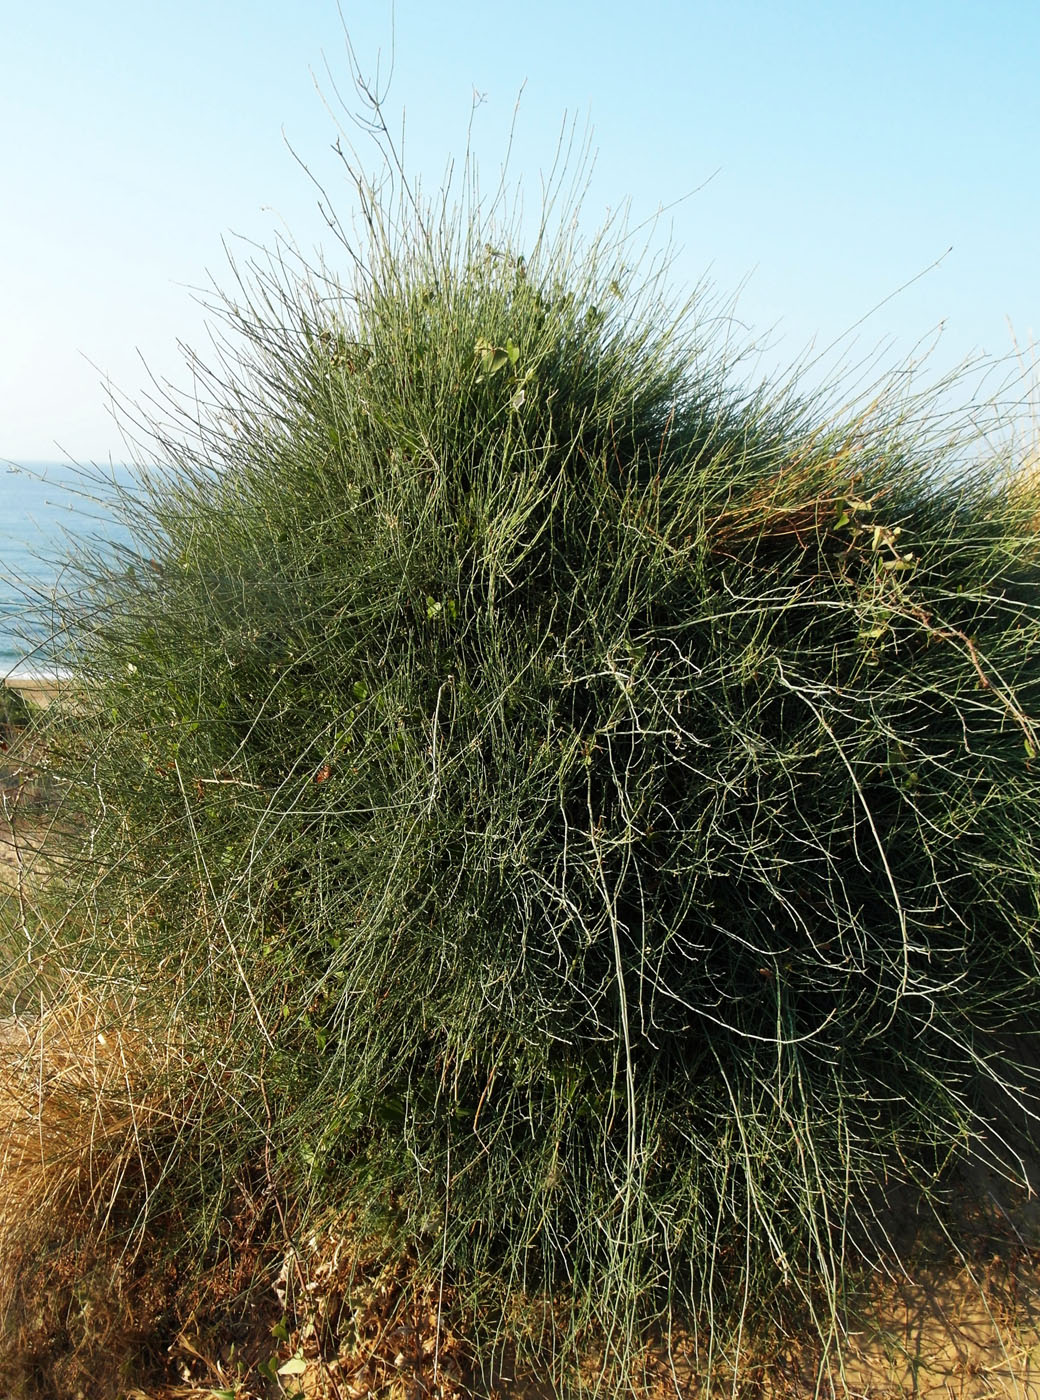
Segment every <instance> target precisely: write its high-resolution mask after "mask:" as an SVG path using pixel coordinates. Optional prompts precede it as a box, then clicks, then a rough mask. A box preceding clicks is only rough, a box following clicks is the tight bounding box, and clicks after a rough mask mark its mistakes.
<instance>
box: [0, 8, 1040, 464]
mask: <svg viewBox="0 0 1040 1400" xmlns="http://www.w3.org/2000/svg"><path fill="white" fill-rule="evenodd" d="M394 14H395V23H394V30H395V33H396V68H395V73H394V80H393V85H392V87H391V90H390V95H389V99H388V103H387V108H388V111H389V113H390V114H391V116H392V117H399V116H400V113H401V110H402V109H404V111H405V113H406V123H407V131H408V144H409V153H410V160H411V162H412V164H413V167H414V168H415V169H416V170H417V171H419V172H421V173H423V175H424V176H425V179H426V182H427V184H429V182H430V181H431V180H433V181H436V179H437V176H438V175H439V172H440V171H441V170H442V168H443V167H444V164H445V162H446V161H447V160H448V158H449V157H450V156H451V155H452V154H455V155H458V154H460V153H461V151H462V149H463V147H464V144H465V135H466V126H467V121H468V118H469V114H470V107H471V102H472V93H473V91H474V89H477V90H478V91H479V92H481V93H482V94H484V95H485V101H484V103H483V104H482V106H481V107H480V109H479V111H478V114H477V118H476V142H477V148H478V150H479V151H480V152H482V153H483V164H484V169H485V171H487V169H488V167H489V166H490V167H492V168H493V167H494V165H495V163H496V161H497V159H498V158H499V157H500V155H501V154H502V150H503V147H504V138H505V133H506V131H507V130H508V125H509V120H510V116H511V113H512V110H513V107H514V104H515V100H516V97H517V94H518V92H519V90H520V87H521V85H522V84H524V83H526V88H525V91H524V95H523V98H522V102H521V108H520V125H519V133H520V134H519V140H518V143H517V146H516V149H515V153H514V162H513V170H514V173H515V174H516V175H518V176H521V177H522V178H523V179H524V181H525V183H526V185H527V187H528V188H529V190H530V192H531V195H532V196H535V195H536V194H537V188H538V174H539V171H540V170H542V169H544V168H545V167H546V166H547V165H548V163H549V162H550V161H551V158H552V155H553V151H554V148H555V143H556V138H557V135H558V133H559V130H560V124H561V120H562V118H563V115H564V113H565V112H567V113H570V114H575V115H577V116H578V117H579V119H580V120H581V121H582V122H584V121H585V119H586V118H587V119H588V120H589V122H590V123H591V125H592V128H593V144H594V146H595V148H596V150H597V151H598V158H597V165H596V173H595V178H594V182H593V186H592V191H591V196H590V199H589V202H588V208H587V215H588V217H589V218H590V219H593V218H595V217H598V216H599V215H600V214H601V213H603V212H604V211H605V210H606V209H607V208H608V207H609V206H617V205H619V204H620V203H622V202H623V201H625V200H626V199H628V198H631V200H632V205H633V209H634V211H635V213H636V214H637V215H642V214H647V215H649V214H652V213H653V211H654V210H655V209H656V208H657V207H658V206H659V205H662V204H665V205H667V204H670V203H671V202H672V201H674V200H676V199H678V198H679V197H681V196H682V195H684V194H686V193H687V192H688V191H690V190H692V189H695V188H696V187H698V186H701V185H702V184H703V183H704V181H705V180H707V179H708V177H709V176H714V178H713V179H711V181H710V183H708V184H707V186H706V187H705V188H704V189H702V190H701V191H700V192H699V193H698V194H696V195H695V196H694V197H692V198H691V199H689V200H687V201H686V202H685V203H683V204H681V205H680V206H679V207H678V208H677V209H675V210H674V211H673V212H672V214H671V215H670V216H669V220H670V225H671V229H672V233H673V236H674V238H675V240H676V242H677V243H678V245H679V246H680V247H681V249H682V251H681V255H680V257H679V258H678V261H677V263H676V265H675V278H676V282H677V285H678V287H679V289H680V290H681V289H682V287H684V286H685V287H687V288H688V287H689V286H692V285H693V284H694V283H696V282H697V281H698V280H699V279H700V278H701V277H702V276H704V274H706V273H707V274H708V275H709V276H710V277H711V278H712V280H713V281H714V282H715V283H716V284H717V285H718V286H719V288H720V289H721V290H722V291H724V292H727V293H729V292H733V291H735V290H736V289H737V287H738V285H739V284H741V283H744V286H743V290H742V291H741V294H740V297H739V301H738V306H737V309H738V313H739V315H740V318H741V320H742V321H743V322H744V323H746V324H747V326H748V327H749V328H750V329H752V330H753V331H755V332H758V333H764V332H767V331H769V330H770V329H772V331H773V333H772V336H771V340H772V342H773V347H774V348H773V350H772V351H771V352H770V355H769V356H767V357H766V360H767V363H770V364H777V365H778V364H781V363H786V362H788V361H792V360H794V359H795V358H796V357H797V356H798V355H799V353H800V352H802V351H803V350H804V349H805V347H806V346H807V345H808V344H809V342H810V341H812V340H814V339H815V341H816V343H817V344H818V345H820V346H822V345H825V344H827V343H829V342H830V341H832V340H833V339H834V338H835V337H837V336H839V335H841V333H842V332H844V331H846V330H847V329H848V328H849V327H851V326H852V325H853V324H854V323H856V322H858V321H859V320H860V318H861V317H863V316H864V315H865V313H867V312H869V311H870V310H871V308H873V307H875V306H876V305H877V304H878V303H879V302H881V301H882V300H883V299H884V298H885V297H887V296H888V295H889V294H890V293H892V292H895V291H896V290H897V288H899V287H900V286H901V285H902V284H903V283H905V282H907V281H908V280H909V279H912V278H913V277H914V276H915V275H916V274H918V273H921V272H923V271H924V270H925V269H926V268H928V267H929V266H930V265H931V264H932V263H934V262H935V261H936V259H938V258H940V257H942V255H943V254H944V253H945V252H946V250H947V248H951V247H952V251H951V252H950V253H949V254H948V255H947V256H946V257H945V258H944V259H943V261H942V262H941V264H940V266H939V267H938V268H936V269H935V270H934V271H931V272H929V273H927V275H925V276H924V277H922V278H921V279H920V280H918V281H917V282H915V283H914V284H913V286H912V287H910V288H909V289H908V290H907V291H904V292H903V293H901V294H900V295H899V296H897V297H895V298H894V299H893V300H891V301H889V302H888V303H887V304H886V305H885V306H883V307H882V308H881V309H880V310H878V311H876V312H875V313H874V315H873V316H871V317H870V319H869V320H868V321H867V322H866V323H865V324H864V325H863V326H861V327H860V329H859V330H858V332H857V336H858V338H859V339H858V344H859V346H860V347H861V348H862V349H864V350H866V349H868V348H869V347H871V346H874V345H876V344H877V343H879V342H884V343H886V345H888V347H889V348H888V350H887V351H886V353H887V355H888V358H889V359H893V358H899V357H901V356H904V355H907V354H909V353H910V351H911V349H912V348H913V346H914V345H915V344H916V343H917V342H919V341H920V340H921V339H922V338H925V339H927V338H928V337H929V336H930V335H931V333H932V332H933V331H934V330H935V329H936V328H937V327H938V326H939V325H940V324H941V323H942V324H944V325H945V330H944V334H943V337H942V339H941V342H940V347H939V350H938V352H937V353H936V358H935V361H934V363H935V365H936V367H937V368H942V367H945V366H947V365H950V364H952V363H954V362H956V361H959V360H961V359H962V358H964V357H965V356H967V355H969V354H971V353H972V352H973V351H977V350H985V351H988V352H989V353H991V354H997V355H1005V354H1007V353H1008V352H1009V351H1010V349H1011V339H1010V334H1009V331H1008V328H1007V321H1008V318H1010V320H1011V321H1012V323H1013V325H1014V327H1015V330H1016V332H1017V334H1018V336H1019V338H1020V339H1021V340H1024V341H1026V340H1028V339H1029V338H1030V336H1031V335H1032V334H1033V333H1034V332H1036V333H1040V181H1038V179H1037V153H1036V149H1037V138H1038V134H1040V82H1038V78H1037V74H1038V71H1040V4H1038V3H1037V0H987V3H986V4H980V3H978V0H970V3H969V0H941V3H940V0H870V2H869V3H865V2H864V3H860V0H826V3H824V0H786V3H780V2H779V0H640V3H636V4H633V3H626V4H621V3H616V0H600V3H597V4H592V3H587V0H553V3H548V0H527V3H525V4H522V5H506V4H503V3H493V0H445V3H442V4H440V5H431V4H430V3H429V0H398V3H397V4H396V7H395V9H394ZM343 16H344V19H345V22H346V24H347V27H348V29H349V31H350V33H351V36H352V38H353V41H354V44H355V47H356V49H357V52H358V56H359V58H360V60H361V63H362V65H363V66H364V67H366V68H369V69H371V68H373V67H374V64H375V60H376V56H377V53H378V51H379V50H380V49H382V50H383V52H384V58H385V57H386V55H387V54H388V53H389V49H390V44H391V33H392V28H391V5H390V4H389V3H388V0H364V3H355V0H344V3H343ZM0 17H2V20H0V130H2V132H3V140H2V144H0V201H2V206H0V207H2V218H0V457H7V458H12V459H16V460H27V459H46V458H55V457H59V456H61V455H62V454H63V453H67V454H69V455H71V456H72V457H75V458H77V459H81V460H82V459H87V458H94V459H106V458H108V457H110V456H111V457H113V458H115V459H121V458H123V457H124V456H125V455H126V454H125V451H124V448H123V446H122V443H121V439H120V435H119V432H118V430H117V428H116V426H115V425H114V423H113V422H112V420H111V418H110V416H109V413H108V410H107V407H106V396H105V390H104V387H103V384H102V380H103V378H105V377H107V378H108V379H109V380H110V381H111V382H112V383H113V384H114V385H115V386H117V387H118V388H119V389H120V390H121V391H122V392H123V393H125V394H126V395H128V396H129V397H130V398H131V399H135V398H139V397H140V396H141V395H142V394H143V393H144V392H145V389H146V386H147V375H146V372H145V369H144V367H143V363H142V361H143V362H144V363H146V364H147V365H148V366H149V368H150V370H151V371H152V373H154V374H155V375H156V376H157V377H159V378H160V379H161V378H169V379H172V380H173V381H174V382H175V383H177V384H180V385H182V386H183V385H185V384H186V383H187V382H188V380H187V374H186V372H185V371H184V369H183V368H182V367H181V362H180V360H179V356H178V352H177V349H176V342H177V341H178V340H182V341H185V342H187V343H188V344H189V345H192V346H195V347H201V348H204V347H205V344H206V339H205V326H204V321H203V315H202V312H201V311H200V309H199V308H198V307H197V305H196V304H195V303H194V302H193V300H192V294H191V292H190V290H189V289H190V288H191V287H193V286H195V287H197V286H200V285H205V284H206V283H207V281H208V280H209V279H210V277H213V278H215V279H216V280H217V281H218V282H219V283H223V284H227V283H228V282H229V276H228V273H227V269H226V263H225V254H224V250H223V246H222V240H225V239H228V238H229V237H230V236H232V235H236V234H237V235H242V236H244V237H246V238H250V239H254V240H259V241H261V242H266V243H269V242H270V241H271V240H272V238H273V236H274V234H275V233H276V232H277V231H278V230H279V229H280V228H283V227H284V226H286V225H287V226H288V228H289V229H290V230H291V231H292V233H293V235H294V236H295V238H296V240H297V242H298V243H299V244H301V245H302V246H304V247H306V248H311V247H313V246H314V245H315V244H317V243H318V242H320V241H322V224H321V220H320V216H319V215H318V213H317V209H316V205H315V196H314V193H313V190H312V188H311V187H310V185H309V184H308V182H307V180H306V179H305V177H304V176H303V175H302V173H301V172H300V170H299V168H298V167H297V165H296V164H295V163H294V161H293V159H292V157H291V155H290V154H289V152H288V150H287V149H286V146H285V144H284V143H283V136H282V132H283V130H284V133H285V136H286V137H287V138H288V140H289V141H290V142H291V143H292V145H293V147H294V148H295V149H296V150H297V151H298V152H299V153H300V155H301V156H302V157H303V158H305V159H306V160H307V161H308V163H310V164H311V165H312V166H313V167H314V169H315V171H316V173H318V174H319V175H320V176H321V177H322V178H323V179H324V180H325V181H326V182H327V183H328V184H329V186H330V188H331V190H332V192H333V194H334V195H337V196H338V197H339V199H340V203H341V206H342V207H343V209H344V211H345V212H346V213H349V194H348V191H347V189H346V186H345V185H344V184H343V183H342V181H341V179H340V177H339V176H338V174H337V172H336V167H335V163H334V161H333V159H332V158H331V155H330V151H329V148H330V144H331V142H332V141H333V140H334V139H335V135H336V132H335V126H334V122H333V118H332V117H331V116H330V115H329V113H328V112H327V111H326V109H325V107H324V106H323V104H322V100H321V98H320V97H319V95H318V93H317V92H316V91H315V84H314V78H312V71H313V73H314V75H315V77H317V78H318V80H319V82H320V83H321V85H322V86H323V87H324V89H325V90H326V92H327V93H331V84H330V82H329V80H328V78H327V77H326V76H325V74H324V67H325V64H326V62H327V63H328V65H329V66H330V68H331V70H332V72H333V74H334V75H335V76H336V77H337V78H338V79H339V80H340V81H341V82H343V84H344V85H345V87H346V88H349V79H348V74H347V65H346V61H345V57H344V45H343V35H342V28H341V21H340V16H339V14H338V12H337V8H336V5H335V0H295V3H289V0H177V3H176V4H174V3H170V2H169V0H149V3H144V4H142V3H140V0H135V3H133V4H131V3H129V0H90V3H84V0H47V3H36V4H30V3H27V0H0ZM745 279H746V280H745Z"/></svg>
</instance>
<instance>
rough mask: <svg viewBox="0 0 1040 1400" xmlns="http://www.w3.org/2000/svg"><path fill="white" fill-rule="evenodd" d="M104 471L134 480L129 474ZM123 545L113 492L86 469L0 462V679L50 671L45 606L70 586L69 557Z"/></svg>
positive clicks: (122, 470)
mask: <svg viewBox="0 0 1040 1400" xmlns="http://www.w3.org/2000/svg"><path fill="white" fill-rule="evenodd" d="M106 471H107V472H108V473H109V475H112V476H114V477H115V479H116V480H117V481H121V482H124V483H128V482H130V481H132V471H131V469H130V468H115V469H114V470H113V469H110V468H107V469H106ZM127 540H128V535H127V531H126V529H125V528H124V527H123V526H122V525H121V524H120V523H118V521H117V520H116V519H115V516H114V512H113V509H112V505H111V488H110V487H109V488H106V486H105V484H104V483H103V482H99V480H98V477H97V475H96V474H95V473H94V472H93V471H92V470H91V469H83V468H80V467H76V466H74V465H72V464H69V463H59V462H24V463H13V462H9V461H4V460H0V679H2V678H3V677H4V676H7V675H36V674H41V673H46V671H47V670H48V669H49V667H48V666H47V664H46V651H45V650H39V649H38V648H39V647H40V644H41V643H44V642H45V639H46V636H47V634H48V632H50V631H51V630H53V625H52V624H51V623H50V622H49V620H48V605H49V604H52V603H53V600H54V599H55V598H56V597H59V596H61V594H62V593H63V592H67V591H68V590H69V589H70V587H72V578H73V575H72V572H71V571H70V570H69V569H68V567H67V564H66V561H67V560H68V558H69V556H70V555H71V554H73V553H74V552H75V550H76V549H77V548H83V547H87V548H99V549H104V548H105V547H106V543H107V542H112V541H116V542H120V541H122V542H126V541H127Z"/></svg>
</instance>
